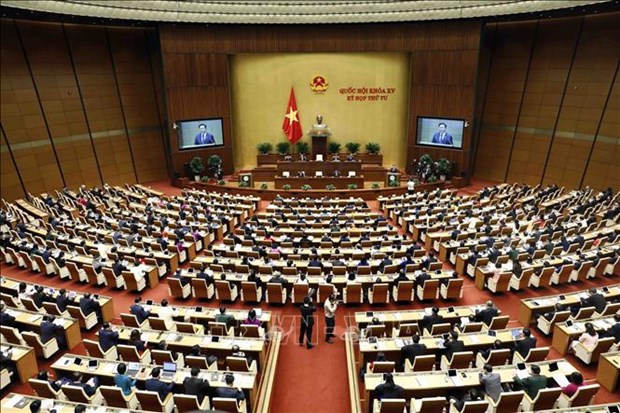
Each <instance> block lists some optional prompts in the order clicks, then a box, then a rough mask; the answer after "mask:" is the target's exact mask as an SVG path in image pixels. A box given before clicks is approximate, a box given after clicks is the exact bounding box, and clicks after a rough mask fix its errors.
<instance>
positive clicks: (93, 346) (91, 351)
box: [82, 339, 105, 359]
mask: <svg viewBox="0 0 620 413" xmlns="http://www.w3.org/2000/svg"><path fill="white" fill-rule="evenodd" d="M82 342H83V343H84V347H86V353H87V354H88V356H89V357H97V358H100V359H102V358H105V354H103V350H101V346H100V345H99V343H98V342H96V341H94V340H88V339H84V340H82Z"/></svg>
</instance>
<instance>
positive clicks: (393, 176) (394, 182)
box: [385, 172, 400, 187]
mask: <svg viewBox="0 0 620 413" xmlns="http://www.w3.org/2000/svg"><path fill="white" fill-rule="evenodd" d="M385 186H387V187H396V186H400V173H395V172H388V173H387V174H386V175H385Z"/></svg>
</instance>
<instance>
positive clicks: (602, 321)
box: [592, 319, 613, 330]
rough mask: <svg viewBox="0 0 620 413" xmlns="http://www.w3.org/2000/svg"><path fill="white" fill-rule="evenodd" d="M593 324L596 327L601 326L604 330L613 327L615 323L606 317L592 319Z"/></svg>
mask: <svg viewBox="0 0 620 413" xmlns="http://www.w3.org/2000/svg"><path fill="white" fill-rule="evenodd" d="M592 324H594V326H595V327H598V328H600V329H602V330H607V329H608V328H609V327H611V326H612V325H613V324H612V323H610V322H609V321H608V320H606V319H599V320H594V321H592Z"/></svg>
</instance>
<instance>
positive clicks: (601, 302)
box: [583, 293, 607, 313]
mask: <svg viewBox="0 0 620 413" xmlns="http://www.w3.org/2000/svg"><path fill="white" fill-rule="evenodd" d="M583 304H584V305H585V306H587V307H594V308H596V312H597V313H601V312H602V311H603V310H604V309H605V307H607V300H605V297H604V296H603V294H599V293H596V294H594V295H591V296H589V297H588V298H586V299H585V300H583Z"/></svg>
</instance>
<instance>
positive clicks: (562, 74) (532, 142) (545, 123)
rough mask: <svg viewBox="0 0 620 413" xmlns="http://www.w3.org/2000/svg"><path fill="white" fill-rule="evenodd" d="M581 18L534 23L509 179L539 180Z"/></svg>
mask: <svg viewBox="0 0 620 413" xmlns="http://www.w3.org/2000/svg"><path fill="white" fill-rule="evenodd" d="M581 20H582V19H581V18H579V17H576V18H569V19H558V20H550V21H545V22H544V23H542V24H540V25H539V27H538V32H537V34H536V40H535V44H534V50H533V52H532V59H531V63H530V68H529V71H528V74H527V85H526V87H525V91H524V93H523V102H522V105H521V111H520V116H519V119H518V124H517V132H516V135H515V142H514V145H513V151H512V157H511V159H510V164H509V166H508V175H507V178H506V179H507V181H509V182H525V183H528V184H530V185H536V184H538V183H539V182H540V177H541V176H542V174H543V170H544V168H545V162H546V160H547V152H548V151H549V147H550V145H551V138H552V136H553V130H554V129H555V123H556V120H557V117H558V112H559V110H560V104H561V103H562V97H563V95H564V88H565V86H566V82H567V79H568V74H569V70H570V68H571V61H572V59H571V57H572V54H573V50H574V47H575V43H576V41H577V36H578V35H579V28H580V26H581ZM558 33H564V35H563V36H558Z"/></svg>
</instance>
